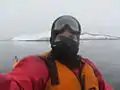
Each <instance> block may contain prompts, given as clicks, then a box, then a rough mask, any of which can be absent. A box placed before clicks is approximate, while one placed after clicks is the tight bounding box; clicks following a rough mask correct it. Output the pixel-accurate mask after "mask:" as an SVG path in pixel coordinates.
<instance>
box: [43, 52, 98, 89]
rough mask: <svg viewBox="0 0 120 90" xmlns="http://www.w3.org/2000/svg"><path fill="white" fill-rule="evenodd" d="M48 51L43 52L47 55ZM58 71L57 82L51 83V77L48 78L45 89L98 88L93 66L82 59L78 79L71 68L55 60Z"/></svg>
mask: <svg viewBox="0 0 120 90" xmlns="http://www.w3.org/2000/svg"><path fill="white" fill-rule="evenodd" d="M48 54H49V53H45V54H43V56H47V55H48ZM55 63H56V66H57V71H58V79H59V82H60V83H59V84H57V85H52V84H51V78H49V80H48V82H47V84H46V89H45V90H100V89H99V81H98V77H97V76H96V75H95V73H94V70H93V67H91V66H90V65H89V64H88V63H86V62H84V60H82V63H84V67H83V69H81V70H82V71H80V72H81V76H80V78H81V79H80V80H78V77H77V76H76V75H75V74H74V73H73V71H72V70H70V69H69V68H67V67H66V66H65V65H63V64H61V63H60V62H59V61H57V60H56V61H55Z"/></svg>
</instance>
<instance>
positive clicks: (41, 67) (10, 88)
mask: <svg viewBox="0 0 120 90" xmlns="http://www.w3.org/2000/svg"><path fill="white" fill-rule="evenodd" d="M48 77H49V74H48V70H47V66H46V65H45V63H44V61H43V60H40V58H39V57H36V56H29V57H26V58H24V59H22V60H21V61H20V62H19V63H18V64H17V65H16V67H15V68H14V69H13V70H12V71H11V72H9V73H7V74H5V75H0V90H43V89H44V87H45V85H46V83H47V80H48ZM102 83H103V85H104V90H113V89H112V88H111V87H110V86H109V85H108V84H107V83H105V82H104V81H103V82H102Z"/></svg>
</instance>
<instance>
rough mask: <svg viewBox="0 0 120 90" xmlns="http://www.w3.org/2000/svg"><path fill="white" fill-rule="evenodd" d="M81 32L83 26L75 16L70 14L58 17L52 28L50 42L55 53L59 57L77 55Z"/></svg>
mask: <svg viewBox="0 0 120 90" xmlns="http://www.w3.org/2000/svg"><path fill="white" fill-rule="evenodd" d="M80 34H81V26H80V23H79V21H78V20H77V19H76V18H75V17H73V16H70V15H63V16H60V17H58V18H57V19H56V20H55V21H54V22H53V25H52V28H51V38H50V43H51V47H52V51H53V54H55V56H57V57H59V58H60V57H62V58H63V57H67V56H69V55H73V56H75V55H77V53H78V51H79V40H80ZM56 54H57V55H56Z"/></svg>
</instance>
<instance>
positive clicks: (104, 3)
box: [0, 0, 120, 39]
mask: <svg viewBox="0 0 120 90" xmlns="http://www.w3.org/2000/svg"><path fill="white" fill-rule="evenodd" d="M64 14H69V15H73V16H75V17H76V18H77V19H78V20H79V21H80V23H81V25H82V29H83V31H85V32H93V33H96V32H98V33H105V34H112V35H117V36H120V0H0V39H7V38H10V37H13V36H18V35H21V34H27V33H28V34H31V33H34V34H35V33H41V32H44V31H48V30H50V27H51V24H52V22H53V20H55V19H56V18H57V17H59V16H60V15H64Z"/></svg>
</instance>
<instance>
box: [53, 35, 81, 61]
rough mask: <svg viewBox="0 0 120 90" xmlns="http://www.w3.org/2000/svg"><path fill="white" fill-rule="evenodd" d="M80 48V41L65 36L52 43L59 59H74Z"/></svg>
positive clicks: (54, 53) (55, 55) (54, 52)
mask: <svg viewBox="0 0 120 90" xmlns="http://www.w3.org/2000/svg"><path fill="white" fill-rule="evenodd" d="M78 50H79V43H78V42H76V41H74V40H72V39H70V38H67V37H65V36H61V37H60V41H57V42H53V43H52V53H53V56H54V57H55V59H57V60H62V59H66V58H67V59H72V58H73V59H74V57H76V56H77V53H78Z"/></svg>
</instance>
